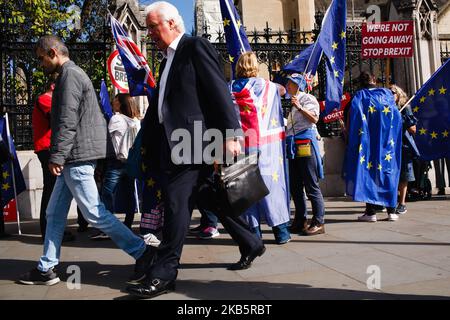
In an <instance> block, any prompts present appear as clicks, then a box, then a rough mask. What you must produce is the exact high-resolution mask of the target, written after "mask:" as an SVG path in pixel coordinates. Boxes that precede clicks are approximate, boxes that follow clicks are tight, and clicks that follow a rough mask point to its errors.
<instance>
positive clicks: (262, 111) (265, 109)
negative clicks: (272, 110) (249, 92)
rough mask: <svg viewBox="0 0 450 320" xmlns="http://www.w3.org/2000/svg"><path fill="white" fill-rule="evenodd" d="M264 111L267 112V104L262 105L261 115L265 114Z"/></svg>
mask: <svg viewBox="0 0 450 320" xmlns="http://www.w3.org/2000/svg"><path fill="white" fill-rule="evenodd" d="M266 112H267V104H264V105H263V106H262V107H261V114H262V116H263V117H264V115H265V114H266Z"/></svg>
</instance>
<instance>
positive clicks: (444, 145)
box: [411, 60, 450, 161]
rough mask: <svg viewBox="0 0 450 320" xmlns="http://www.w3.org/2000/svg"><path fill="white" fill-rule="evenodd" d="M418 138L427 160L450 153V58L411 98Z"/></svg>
mask: <svg viewBox="0 0 450 320" xmlns="http://www.w3.org/2000/svg"><path fill="white" fill-rule="evenodd" d="M411 108H412V111H413V113H414V115H415V116H416V118H417V120H418V122H417V133H416V135H415V141H416V145H417V148H418V149H419V151H420V155H421V157H422V158H423V159H424V160H427V161H429V160H434V159H439V158H449V157H450V60H447V62H446V63H444V65H442V66H441V67H440V68H439V69H438V70H437V71H436V72H435V73H434V74H433V75H432V76H431V78H430V79H429V80H428V81H427V82H426V83H425V84H424V85H423V86H422V87H421V88H420V89H419V91H417V93H416V96H415V98H414V99H413V100H412V102H411Z"/></svg>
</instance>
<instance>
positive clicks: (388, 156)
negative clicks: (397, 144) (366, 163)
mask: <svg viewBox="0 0 450 320" xmlns="http://www.w3.org/2000/svg"><path fill="white" fill-rule="evenodd" d="M384 160H387V161H388V162H390V161H391V160H392V156H391V154H390V153H388V154H387V155H386V157H385V158H384Z"/></svg>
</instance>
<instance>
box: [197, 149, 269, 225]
mask: <svg viewBox="0 0 450 320" xmlns="http://www.w3.org/2000/svg"><path fill="white" fill-rule="evenodd" d="M268 194H269V190H268V189H267V186H266V184H265V183H264V180H263V178H262V176H261V173H260V171H259V167H258V155H257V154H252V155H249V156H246V157H244V158H243V159H241V160H239V161H237V162H236V163H234V164H232V165H229V166H225V165H215V170H214V174H213V175H212V177H210V178H209V179H207V180H206V183H204V184H203V185H202V186H201V187H200V190H199V206H201V207H203V208H205V209H208V210H210V211H212V212H220V213H222V214H224V215H228V216H234V217H238V216H240V215H241V214H243V213H244V212H245V211H247V210H248V209H249V208H250V207H251V206H252V205H254V204H255V203H257V202H258V201H259V200H261V199H263V198H264V197H265V196H267V195H268Z"/></svg>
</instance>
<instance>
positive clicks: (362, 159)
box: [359, 156, 366, 164]
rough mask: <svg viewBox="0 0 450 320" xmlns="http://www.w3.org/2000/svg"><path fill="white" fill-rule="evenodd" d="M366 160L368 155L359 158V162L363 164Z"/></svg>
mask: <svg viewBox="0 0 450 320" xmlns="http://www.w3.org/2000/svg"><path fill="white" fill-rule="evenodd" d="M364 161H366V156H362V157H361V158H360V159H359V163H361V164H363V163H364Z"/></svg>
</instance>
